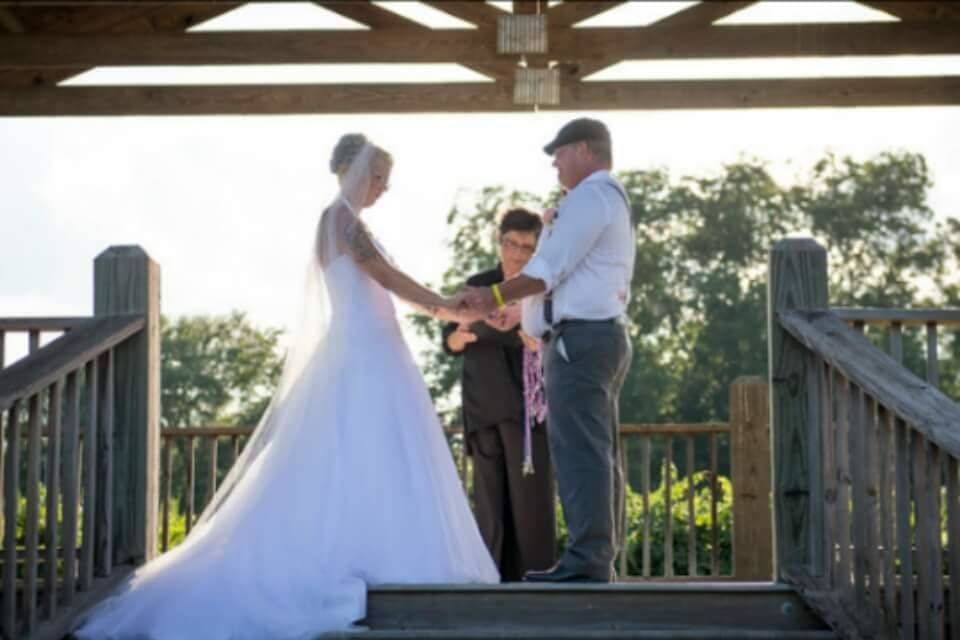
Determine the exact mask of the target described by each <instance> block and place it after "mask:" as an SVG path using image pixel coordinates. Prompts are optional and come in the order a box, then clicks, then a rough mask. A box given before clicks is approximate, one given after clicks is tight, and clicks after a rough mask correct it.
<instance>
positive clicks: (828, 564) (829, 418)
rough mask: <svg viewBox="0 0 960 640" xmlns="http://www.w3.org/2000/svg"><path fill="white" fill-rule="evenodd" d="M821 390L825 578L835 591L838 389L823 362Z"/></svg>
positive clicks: (820, 369)
mask: <svg viewBox="0 0 960 640" xmlns="http://www.w3.org/2000/svg"><path fill="white" fill-rule="evenodd" d="M818 374H819V376H820V379H821V381H820V387H821V388H822V389H823V405H822V409H823V415H822V417H821V424H822V425H823V439H822V441H821V444H822V451H821V454H820V455H821V456H822V459H823V464H822V468H823V505H824V508H823V527H824V540H823V541H824V553H823V558H824V566H823V577H824V578H825V580H826V584H828V585H831V588H832V586H833V584H834V580H835V579H836V558H837V551H836V541H837V523H836V509H837V459H836V438H837V426H836V390H835V388H834V380H833V370H832V369H831V368H830V365H828V364H825V363H821V364H820V366H819V367H818Z"/></svg>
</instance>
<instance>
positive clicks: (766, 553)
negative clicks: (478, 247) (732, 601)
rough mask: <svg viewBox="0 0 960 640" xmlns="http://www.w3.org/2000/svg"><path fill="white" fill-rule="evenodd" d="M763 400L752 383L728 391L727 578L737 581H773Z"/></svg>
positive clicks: (763, 387) (758, 381) (745, 380)
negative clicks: (729, 524) (730, 564)
mask: <svg viewBox="0 0 960 640" xmlns="http://www.w3.org/2000/svg"><path fill="white" fill-rule="evenodd" d="M769 394H770V389H769V386H768V385H767V382H766V380H764V379H763V378H758V377H742V378H738V379H737V380H735V381H734V383H733V384H732V385H731V387H730V455H731V465H730V466H731V482H732V484H733V563H734V570H733V575H734V576H736V578H737V579H738V580H758V581H760V580H772V579H773V555H774V551H773V514H772V513H771V510H770V503H771V484H770V458H771V451H770V402H769Z"/></svg>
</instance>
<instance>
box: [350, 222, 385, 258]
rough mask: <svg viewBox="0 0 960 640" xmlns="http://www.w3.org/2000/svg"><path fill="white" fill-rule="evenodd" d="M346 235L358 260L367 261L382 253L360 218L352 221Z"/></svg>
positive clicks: (351, 251) (351, 250)
mask: <svg viewBox="0 0 960 640" xmlns="http://www.w3.org/2000/svg"><path fill="white" fill-rule="evenodd" d="M346 236H347V237H346V240H347V247H348V248H349V249H350V253H352V254H353V257H354V258H355V259H356V261H357V262H366V261H368V260H372V259H373V258H375V257H377V256H378V255H380V254H379V252H378V251H377V248H376V246H374V244H373V239H372V238H371V237H370V232H369V231H367V228H366V226H364V224H363V223H362V222H360V221H359V220H355V221H353V222H351V223H350V225H349V226H348V227H347V233H346Z"/></svg>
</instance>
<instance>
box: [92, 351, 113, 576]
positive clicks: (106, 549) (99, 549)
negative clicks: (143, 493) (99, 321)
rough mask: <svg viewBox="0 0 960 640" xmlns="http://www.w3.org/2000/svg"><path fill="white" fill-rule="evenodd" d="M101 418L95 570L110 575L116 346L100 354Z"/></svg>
mask: <svg viewBox="0 0 960 640" xmlns="http://www.w3.org/2000/svg"><path fill="white" fill-rule="evenodd" d="M99 360H100V362H99V366H100V369H101V372H102V374H103V375H102V376H101V377H100V385H99V387H100V420H99V421H98V423H97V424H98V428H99V430H100V432H99V433H98V434H97V445H98V446H97V451H98V455H99V459H98V460H97V471H98V472H99V474H98V482H97V525H96V552H95V553H94V556H95V562H96V574H97V575H98V576H100V577H106V576H109V575H110V573H111V571H113V406H114V402H113V362H114V359H113V349H110V350H109V351H107V352H106V353H105V354H103V355H102V356H100V358H99Z"/></svg>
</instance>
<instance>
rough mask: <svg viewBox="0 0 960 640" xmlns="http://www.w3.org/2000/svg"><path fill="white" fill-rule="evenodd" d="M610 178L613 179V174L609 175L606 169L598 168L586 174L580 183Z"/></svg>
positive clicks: (608, 180)
mask: <svg viewBox="0 0 960 640" xmlns="http://www.w3.org/2000/svg"><path fill="white" fill-rule="evenodd" d="M612 180H613V176H612V175H610V172H609V171H607V170H606V169H598V170H597V171H594V172H593V173H591V174H590V175H588V176H587V177H586V178H584V179H583V182H581V183H580V184H585V183H587V182H610V181H612ZM577 186H580V185H577Z"/></svg>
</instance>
